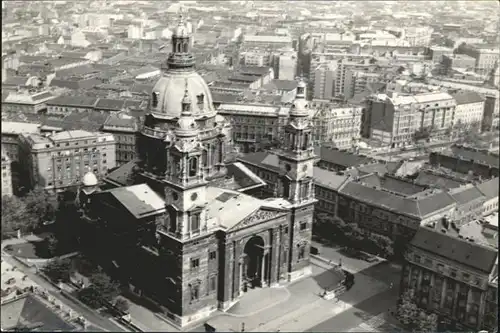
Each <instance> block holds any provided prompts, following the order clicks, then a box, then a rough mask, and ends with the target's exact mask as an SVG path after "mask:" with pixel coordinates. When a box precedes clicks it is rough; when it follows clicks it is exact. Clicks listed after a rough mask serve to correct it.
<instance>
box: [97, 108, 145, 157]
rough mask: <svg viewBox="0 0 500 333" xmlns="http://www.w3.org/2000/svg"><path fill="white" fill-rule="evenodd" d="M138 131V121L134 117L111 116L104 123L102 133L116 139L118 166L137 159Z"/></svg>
mask: <svg viewBox="0 0 500 333" xmlns="http://www.w3.org/2000/svg"><path fill="white" fill-rule="evenodd" d="M138 130H139V126H138V123H137V119H136V118H133V117H127V116H117V115H110V116H109V117H108V118H107V119H106V121H105V122H104V125H103V126H102V131H103V132H105V133H110V134H112V135H113V137H114V138H115V142H116V154H115V156H116V166H120V165H122V164H125V163H127V162H130V161H132V160H133V159H135V157H136V143H137V133H138Z"/></svg>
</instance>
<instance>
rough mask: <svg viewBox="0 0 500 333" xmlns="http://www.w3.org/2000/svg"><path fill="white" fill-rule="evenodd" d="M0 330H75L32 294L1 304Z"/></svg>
mask: <svg viewBox="0 0 500 333" xmlns="http://www.w3.org/2000/svg"><path fill="white" fill-rule="evenodd" d="M1 309H2V311H1V312H2V320H1V323H2V330H15V329H17V330H23V329H24V330H27V331H46V332H50V331H52V332H58V331H59V332H69V331H74V330H76V327H74V326H72V325H70V324H69V323H67V322H66V321H64V320H63V319H62V318H60V317H59V316H58V315H57V314H55V313H54V312H53V311H52V310H51V309H49V308H48V307H47V306H46V305H45V304H44V303H43V302H42V301H40V300H39V299H38V298H37V297H36V296H35V295H33V294H29V293H28V294H25V295H23V296H20V297H18V298H16V299H13V300H10V301H7V302H5V303H3V304H2V306H1Z"/></svg>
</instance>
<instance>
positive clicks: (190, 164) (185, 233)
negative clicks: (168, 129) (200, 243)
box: [165, 81, 207, 240]
mask: <svg viewBox="0 0 500 333" xmlns="http://www.w3.org/2000/svg"><path fill="white" fill-rule="evenodd" d="M198 136H199V128H198V125H197V123H196V121H195V118H194V117H193V115H192V112H191V99H190V97H189V93H188V88H187V81H186V90H185V94H184V98H183V99H182V113H181V116H180V117H179V120H178V121H177V125H176V128H175V130H174V137H173V139H172V141H171V143H170V147H169V148H168V149H167V155H168V157H167V160H168V161H171V163H169V165H168V167H167V171H166V172H165V182H166V183H167V184H168V185H170V186H166V187H165V204H166V206H167V213H168V218H167V222H166V224H167V225H166V226H165V227H166V228H167V231H168V232H169V234H171V235H173V236H175V237H176V238H178V239H181V240H185V239H189V238H191V237H195V236H199V235H201V234H202V233H204V232H206V230H207V225H206V217H205V202H206V186H207V182H206V180H205V178H204V173H203V170H202V153H203V146H202V144H201V142H200V140H199V137H198Z"/></svg>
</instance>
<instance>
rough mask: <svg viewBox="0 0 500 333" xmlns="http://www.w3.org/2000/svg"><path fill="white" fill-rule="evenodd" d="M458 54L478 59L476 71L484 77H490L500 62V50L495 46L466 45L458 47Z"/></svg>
mask: <svg viewBox="0 0 500 333" xmlns="http://www.w3.org/2000/svg"><path fill="white" fill-rule="evenodd" d="M457 52H458V53H460V54H466V55H468V56H470V57H472V58H474V59H476V64H475V71H476V73H478V74H482V75H488V73H489V72H490V71H491V70H492V69H494V68H495V66H496V65H497V64H498V61H499V60H500V58H499V57H500V56H499V54H500V51H499V48H498V46H494V45H488V44H464V45H461V46H459V47H458V50H457Z"/></svg>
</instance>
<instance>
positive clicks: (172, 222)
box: [168, 209, 177, 233]
mask: <svg viewBox="0 0 500 333" xmlns="http://www.w3.org/2000/svg"><path fill="white" fill-rule="evenodd" d="M168 215H169V230H170V232H174V233H175V232H176V231H177V212H176V211H175V210H173V209H169V210H168Z"/></svg>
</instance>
